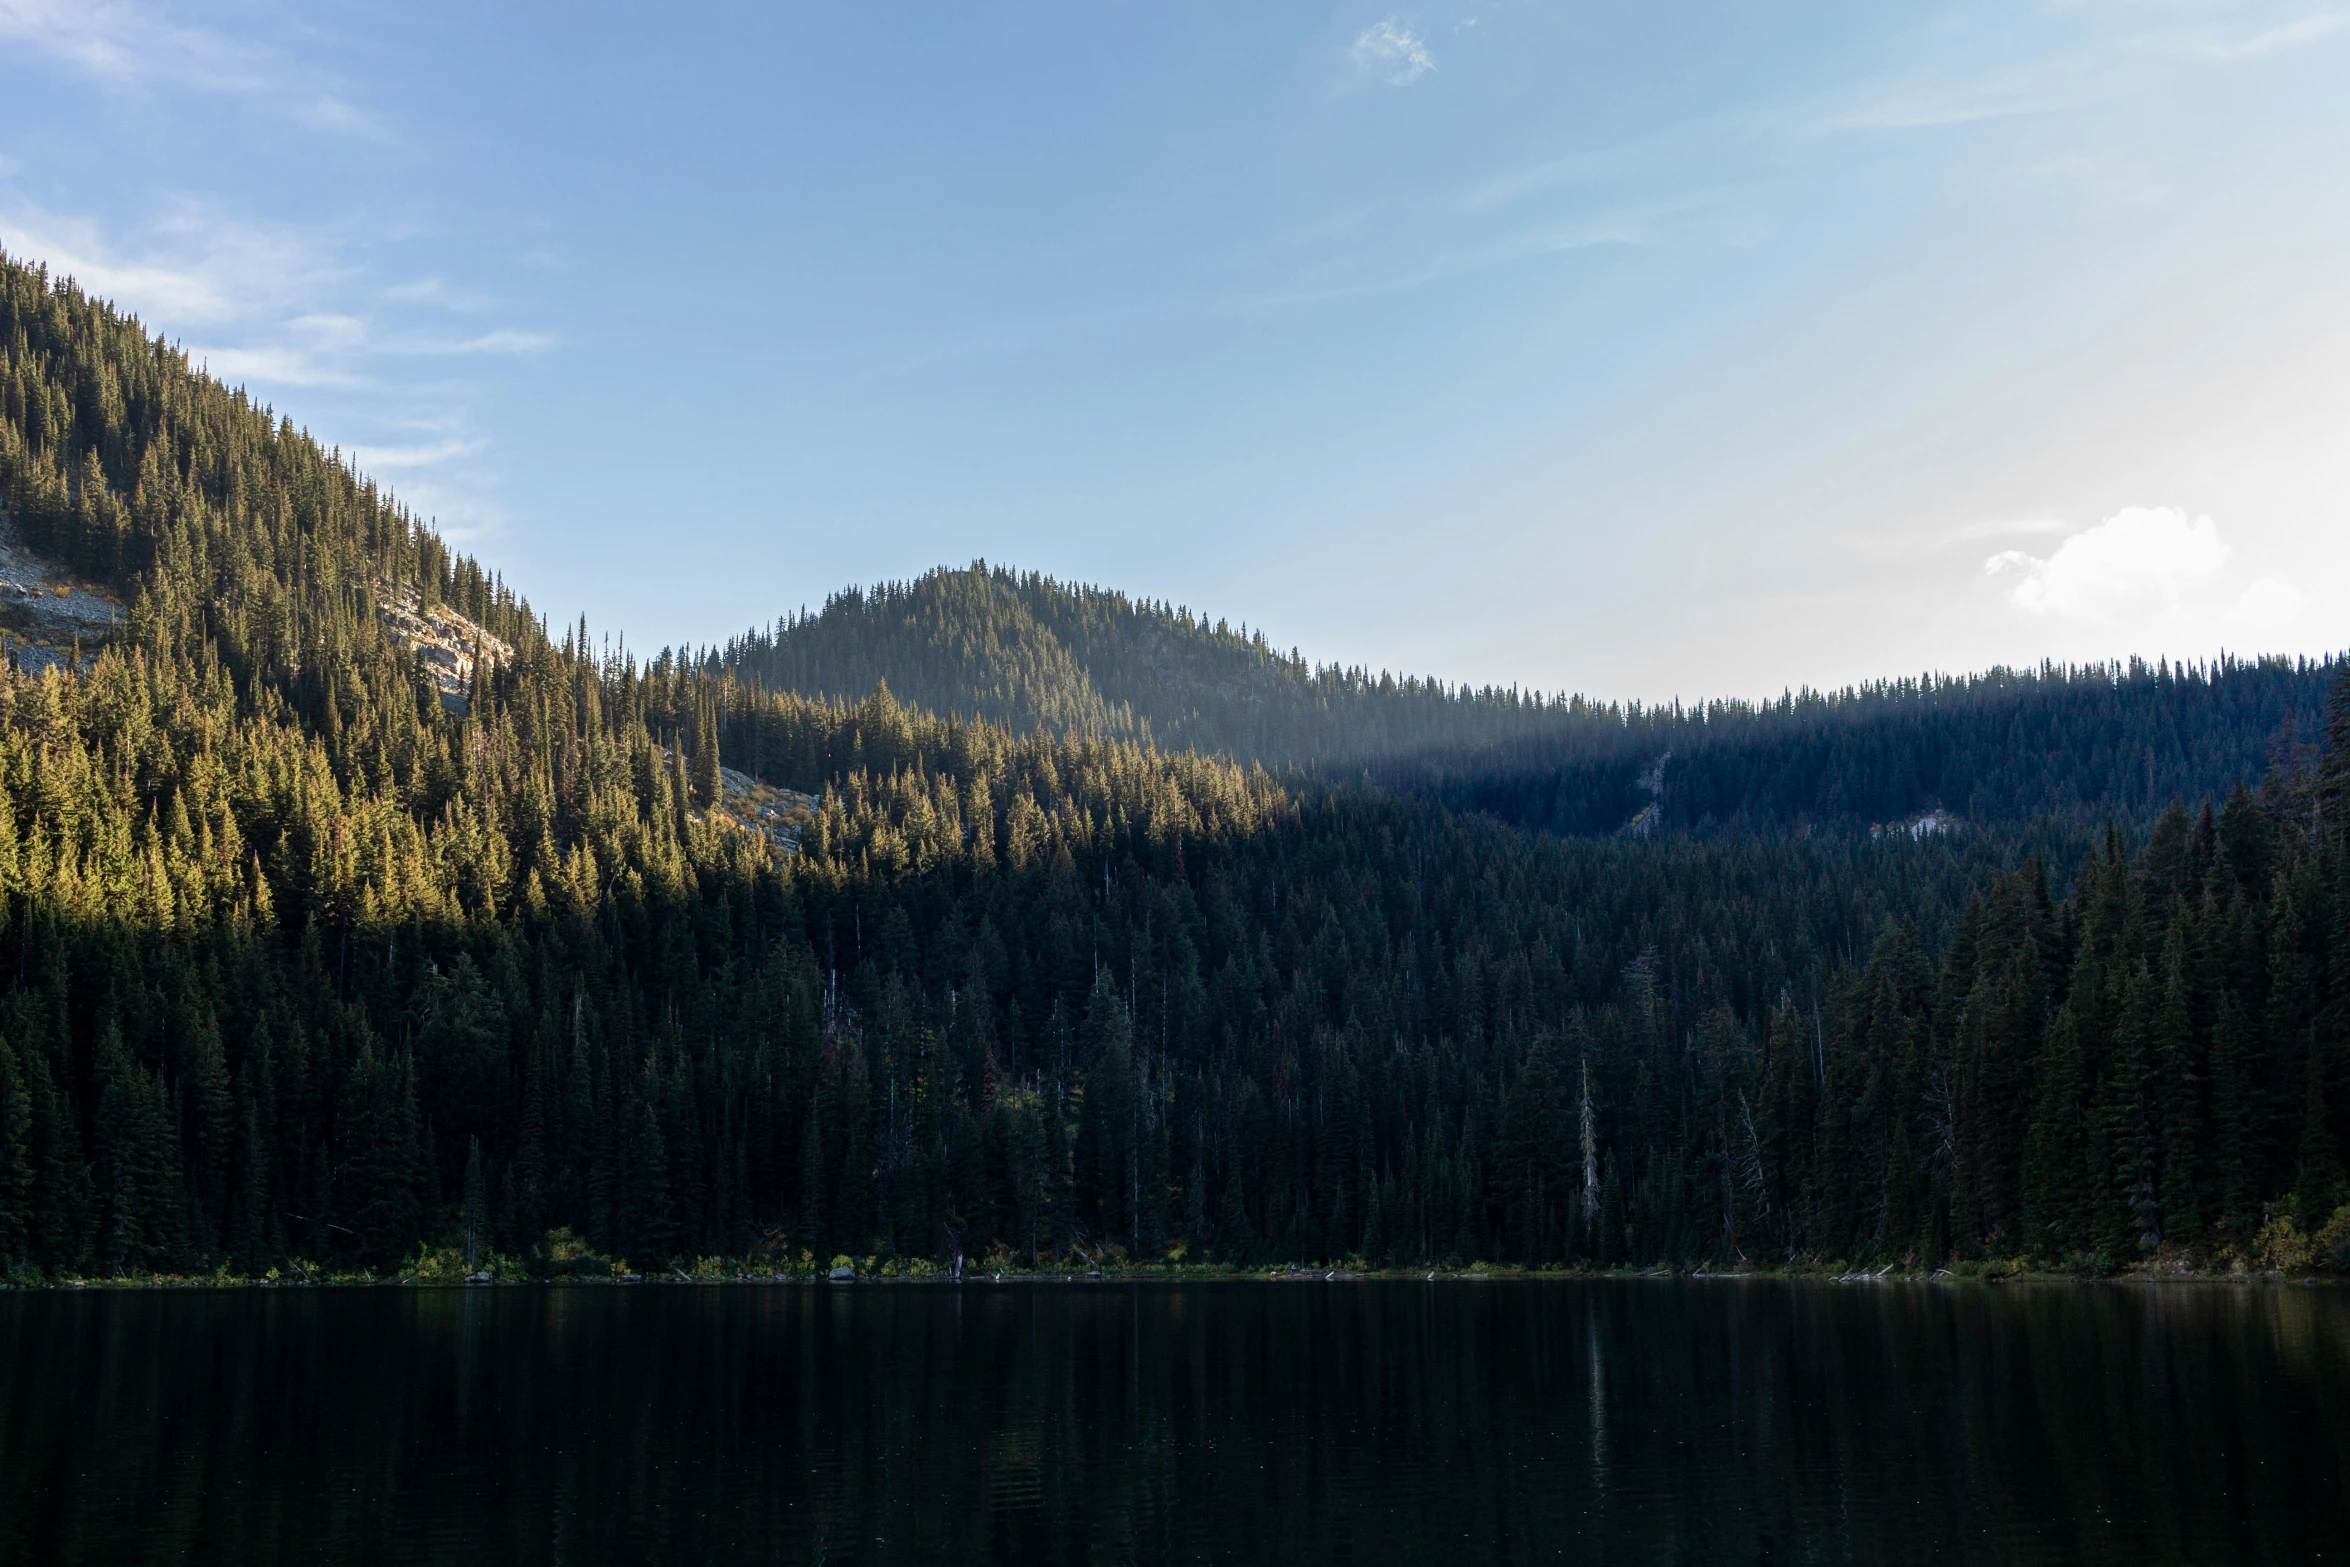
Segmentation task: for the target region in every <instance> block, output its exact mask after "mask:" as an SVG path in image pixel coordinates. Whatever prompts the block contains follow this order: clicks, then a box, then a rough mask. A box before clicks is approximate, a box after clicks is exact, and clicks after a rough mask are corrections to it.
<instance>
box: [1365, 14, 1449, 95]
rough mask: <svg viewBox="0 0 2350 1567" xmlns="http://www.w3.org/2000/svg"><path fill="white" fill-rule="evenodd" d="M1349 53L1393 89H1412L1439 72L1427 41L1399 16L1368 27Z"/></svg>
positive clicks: (1366, 69)
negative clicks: (1411, 86) (1431, 72)
mask: <svg viewBox="0 0 2350 1567" xmlns="http://www.w3.org/2000/svg"><path fill="white" fill-rule="evenodd" d="M1349 53H1351V54H1352V55H1353V56H1354V62H1355V64H1356V65H1357V66H1358V67H1360V68H1361V69H1362V70H1364V71H1367V72H1369V73H1370V74H1371V75H1374V76H1376V77H1378V78H1379V79H1380V80H1382V81H1384V82H1385V83H1387V85H1388V86H1390V87H1409V86H1410V85H1411V84H1412V83H1414V82H1416V81H1418V80H1419V79H1420V78H1421V77H1423V76H1425V75H1427V74H1428V73H1429V72H1430V71H1433V70H1435V69H1436V57H1435V56H1434V55H1432V54H1430V53H1429V52H1428V44H1427V41H1426V40H1425V39H1423V38H1421V36H1420V35H1419V34H1418V33H1415V32H1413V31H1412V30H1411V29H1410V28H1409V27H1407V26H1405V25H1404V22H1403V19H1402V18H1401V17H1396V16H1391V17H1389V18H1387V19H1386V20H1385V21H1383V22H1373V23H1372V24H1371V25H1370V26H1369V27H1366V28H1364V29H1363V30H1362V32H1361V34H1359V35H1358V36H1357V37H1356V39H1355V42H1354V48H1353V49H1352V50H1350V51H1349Z"/></svg>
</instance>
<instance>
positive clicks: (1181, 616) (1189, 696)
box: [693, 561, 1569, 765]
mask: <svg viewBox="0 0 2350 1567" xmlns="http://www.w3.org/2000/svg"><path fill="white" fill-rule="evenodd" d="M693 661H694V662H697V663H699V664H701V665H702V666H703V667H706V668H708V669H709V670H711V671H712V672H718V671H724V672H725V673H727V674H730V675H732V676H734V677H735V678H736V679H738V680H745V681H755V682H757V683H759V684H761V685H763V686H765V687H767V688H768V689H769V690H773V691H797V692H799V693H801V694H803V695H806V696H814V697H831V698H836V699H840V700H845V701H857V700H860V699H862V698H863V697H864V696H865V695H866V694H867V693H869V692H871V691H872V690H873V688H874V687H875V686H876V685H878V684H882V683H884V682H886V683H887V684H888V685H889V687H890V689H891V690H892V691H893V692H895V693H896V694H897V696H898V699H899V700H900V701H903V702H906V703H908V704H909V705H912V706H916V707H920V708H924V709H926V710H928V711H930V712H934V713H943V714H954V715H960V716H962V717H966V718H980V719H984V720H986V721H987V722H989V723H993V724H999V725H1002V726H1004V727H1006V728H1009V729H1011V730H1013V731H1014V732H1015V733H1025V732H1027V731H1028V730H1030V729H1035V728H1039V727H1042V728H1048V729H1051V730H1053V731H1055V732H1060V733H1069V732H1082V733H1092V734H1098V735H1101V736H1103V737H1105V738H1110V739H1126V740H1149V741H1152V742H1154V743H1155V744H1157V745H1158V746H1159V747H1160V748H1161V749H1163V750H1194V751H1200V752H1203V753H1206V754H1211V755H1227V756H1231V757H1234V758H1237V759H1239V760H1241V761H1258V762H1264V763H1268V764H1273V765H1279V764H1282V763H1297V764H1344V763H1350V762H1359V761H1362V760H1365V759H1367V758H1371V757H1379V756H1391V755H1397V754H1402V753H1405V752H1411V751H1418V750H1424V749H1427V748H1429V747H1432V746H1470V745H1486V744H1491V743H1493V742H1495V741H1499V740H1503V739H1507V738H1510V737H1513V736H1523V735H1532V734H1537V733H1542V732H1544V731H1545V729H1546V727H1547V726H1548V724H1549V723H1550V722H1551V721H1552V720H1554V719H1555V718H1556V717H1557V716H1558V715H1559V714H1561V713H1564V712H1566V711H1568V710H1569V705H1568V704H1566V703H1563V702H1556V701H1553V700H1552V699H1549V698H1544V697H1538V696H1534V695H1532V694H1531V693H1524V692H1519V691H1514V690H1507V689H1486V690H1470V689H1467V688H1465V687H1451V686H1446V685H1444V684H1442V683H1441V682H1438V681H1433V680H1421V679H1398V678H1397V677H1395V676H1393V675H1389V674H1384V673H1382V674H1377V675H1373V674H1371V673H1369V672H1368V671H1365V670H1361V669H1342V668H1340V667H1338V666H1336V665H1321V666H1314V665H1310V664H1308V663H1307V662H1306V661H1305V660H1304V659H1303V658H1301V657H1300V656H1299V655H1298V654H1297V653H1295V652H1290V653H1282V652H1280V651H1279V650H1277V649H1276V648H1274V647H1273V646H1272V645H1271V644H1270V643H1269V642H1267V641H1266V640H1265V636H1264V633H1263V632H1262V631H1257V632H1251V631H1249V630H1248V629H1247V628H1246V627H1243V628H1241V629H1240V630H1238V631H1235V630H1233V629H1232V627H1231V626H1230V625H1229V624H1227V623H1226V622H1223V621H1216V622H1213V623H1211V622H1209V621H1208V620H1207V619H1206V618H1205V617H1204V616H1199V615H1195V614H1193V613H1192V612H1191V611H1189V610H1187V609H1181V608H1176V607H1173V606H1170V605H1167V604H1162V603H1155V602H1151V601H1148V600H1135V599H1131V598H1128V597H1127V596H1126V595H1125V594H1123V593H1117V592H1112V591H1110V590H1107V589H1103V588H1091V587H1079V586H1075V585H1072V584H1068V583H1062V582H1056V581H1054V580H1053V579H1052V578H1050V577H1045V576H1040V575H1037V574H1036V573H1034V572H1015V571H1011V570H1007V569H1006V568H1004V567H1002V566H990V565H988V564H987V563H985V562H984V561H982V562H978V563H975V564H973V565H971V566H969V567H966V568H964V569H961V570H955V569H951V568H947V567H941V568H939V569H938V570H935V571H932V572H929V573H927V574H925V575H923V576H921V577H918V578H916V579H915V580H913V581H912V582H891V583H881V584H878V585H876V586H874V587H872V588H851V589H848V590H847V591H845V592H842V593H836V594H834V595H833V596H832V597H831V598H829V599H827V600H826V601H825V604H824V608H823V609H822V610H820V611H818V612H817V613H815V614H803V615H790V616H786V617H784V618H782V619H780V620H778V621H776V623H775V624H774V626H773V627H771V628H766V629H762V630H757V631H752V632H750V633H748V634H746V635H744V636H740V637H737V638H735V639H734V640H733V641H731V642H728V643H727V644H726V645H725V646H724V647H721V648H716V649H712V650H710V651H709V652H707V653H705V654H701V655H698V656H696V657H694V659H693Z"/></svg>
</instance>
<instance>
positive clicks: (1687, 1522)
mask: <svg viewBox="0 0 2350 1567" xmlns="http://www.w3.org/2000/svg"><path fill="white" fill-rule="evenodd" d="M2346 1478H2350V1292H2344V1291H2342V1290H2339V1289H2326V1288H2300V1287H2290V1286H2287V1287H2274V1286H2226V1285H2176V1286H2173V1285H2164V1286H2153V1287H2149V1286H2143V1285H2113V1286H2080V1285H2064V1284H2051V1285H2025V1286H2010V1287H2006V1288H1999V1289H1992V1288H1984V1287H1980V1286H1957V1287H1942V1286H1884V1287H1849V1286H1848V1287H1835V1286H1828V1285H1820V1284H1803V1283H1787V1282H1781V1281H1770V1280H1747V1281H1691V1280H1583V1281H1498V1280H1497V1281H1491V1282H1484V1283H1477V1282H1457V1281H1446V1282H1438V1283H1433V1284H1429V1283H1406V1282H1386V1281H1382V1282H1369V1283H1348V1282H1343V1281H1342V1282H1337V1283H1327V1284H1325V1283H1313V1284H1286V1283H1285V1284H1278V1285H1275V1284H1267V1283H1262V1282H1231V1283H1203V1284H1116V1283H1112V1284H1097V1285H1085V1284H1045V1285H1036V1284H1023V1285H1011V1284H1003V1285H991V1284H967V1285H963V1286H960V1287H956V1286H946V1285H904V1286H891V1285H859V1286H822V1285H809V1286H803V1285H711V1286H686V1285H662V1286H653V1285H646V1286H636V1287H593V1286H577V1287H568V1288H563V1287H549V1288H496V1289H491V1288H481V1289H472V1290H415V1289H348V1290H218V1291H152V1292H128V1291H126V1292H113V1291H84V1292H78V1293H66V1292H14V1293H10V1294H8V1295H6V1296H0V1561H5V1562H35V1561H38V1562H132V1561H191V1562H232V1561H233V1562H240V1563H243V1562H277V1561H303V1562H391V1561H398V1562H439V1561H448V1562H458V1561H500V1562H525V1563H537V1562H547V1563H553V1562H565V1563H582V1564H586V1563H606V1562H689V1561H690V1562H728V1561H761V1562H766V1561H779V1560H780V1561H788V1562H818V1561H822V1562H828V1563H843V1562H911V1561H930V1560H946V1559H949V1558H952V1559H956V1560H959V1561H971V1560H980V1561H1004V1562H1124V1561H1140V1562H1162V1561H1164V1562H1188V1561H1267V1562H1272V1561H1279V1562H1323V1561H1328V1562H1356V1563H1374V1562H1421V1561H1499V1562H1519V1561H1551V1560H1569V1561H1579V1560H1594V1561H1614V1560H1639V1561H1689V1562H1695V1561H1707V1562H1724V1561H1852V1562H1906V1561H1920V1560H1939V1561H1959V1562H1978V1561H1979V1562H2124V1561H2126V1562H2131V1563H2166V1562H2182V1563H2184V1562H2195V1563H2214V1562H2230V1561H2275V1562H2309V1561H2321V1560H2328V1559H2333V1558H2335V1557H2337V1556H2340V1555H2342V1554H2344V1553H2345V1551H2346V1548H2350V1546H2346V1542H2350V1507H2346V1503H2345V1500H2344V1492H2345V1480H2346Z"/></svg>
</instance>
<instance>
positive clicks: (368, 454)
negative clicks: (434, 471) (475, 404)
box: [350, 436, 489, 473]
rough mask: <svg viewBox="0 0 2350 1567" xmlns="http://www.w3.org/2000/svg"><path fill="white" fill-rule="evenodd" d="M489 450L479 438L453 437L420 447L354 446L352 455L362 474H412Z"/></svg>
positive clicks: (486, 443)
mask: <svg viewBox="0 0 2350 1567" xmlns="http://www.w3.org/2000/svg"><path fill="white" fill-rule="evenodd" d="M488 447H489V442H487V441H485V440H483V439H482V438H480V437H479V436H452V437H451V438H449V439H447V440H443V441H430V442H426V443H425V444H423V445H420V446H354V447H352V448H351V453H350V455H351V460H352V462H353V464H354V465H355V466H357V467H358V469H359V470H360V471H361V472H362V473H409V472H414V471H416V470H418V469H423V468H438V467H441V466H443V465H444V464H447V463H452V462H455V461H457V460H458V459H459V458H463V457H473V456H477V455H479V454H480V453H481V452H483V451H486V450H487V449H488Z"/></svg>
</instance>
